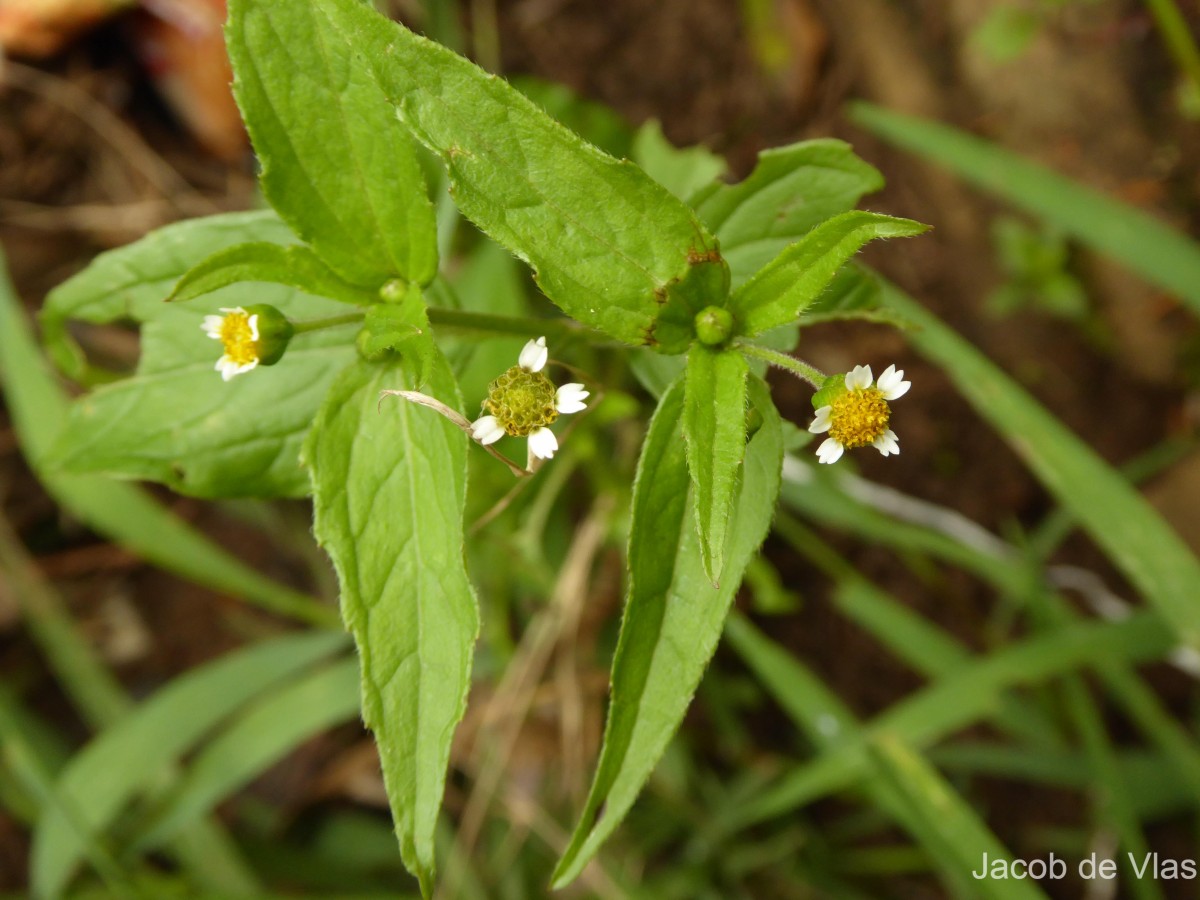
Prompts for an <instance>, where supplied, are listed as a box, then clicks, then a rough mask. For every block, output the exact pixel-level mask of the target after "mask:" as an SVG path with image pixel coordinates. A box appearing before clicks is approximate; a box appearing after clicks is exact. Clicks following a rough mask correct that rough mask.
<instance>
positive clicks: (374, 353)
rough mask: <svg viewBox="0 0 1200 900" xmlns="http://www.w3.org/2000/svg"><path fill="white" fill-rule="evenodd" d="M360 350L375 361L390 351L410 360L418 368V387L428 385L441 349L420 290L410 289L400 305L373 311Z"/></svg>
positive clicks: (385, 304)
mask: <svg viewBox="0 0 1200 900" xmlns="http://www.w3.org/2000/svg"><path fill="white" fill-rule="evenodd" d="M358 348H359V350H360V351H361V352H362V354H363V355H364V356H365V357H367V359H372V360H374V359H378V358H380V357H381V356H382V355H383V354H386V353H387V352H388V351H395V352H397V353H399V354H401V355H402V356H407V357H408V358H409V359H410V360H411V361H412V362H413V364H414V365H415V367H416V375H417V385H418V386H420V385H422V384H424V383H425V381H426V380H427V379H428V378H429V373H430V371H431V370H432V367H433V362H434V359H435V357H436V356H437V352H438V349H437V345H436V344H434V341H433V332H432V331H431V330H430V327H429V314H428V313H427V312H426V310H425V299H424V297H423V296H422V294H421V290H420V288H418V287H417V286H416V285H412V286H410V287H409V289H408V290H407V291H406V292H405V294H404V297H403V298H402V299H401V300H400V302H398V303H383V304H376V305H374V306H372V307H370V308H369V309H368V310H367V317H366V320H365V321H364V322H363V330H362V333H361V334H360V335H359V338H358Z"/></svg>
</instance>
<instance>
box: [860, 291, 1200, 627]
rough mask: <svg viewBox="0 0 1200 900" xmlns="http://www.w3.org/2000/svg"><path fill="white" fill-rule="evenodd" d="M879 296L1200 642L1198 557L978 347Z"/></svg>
mask: <svg viewBox="0 0 1200 900" xmlns="http://www.w3.org/2000/svg"><path fill="white" fill-rule="evenodd" d="M884 297H885V302H886V304H887V305H888V306H890V307H891V308H893V309H895V310H897V311H898V312H900V313H901V314H902V315H904V316H905V317H906V318H908V319H909V320H910V321H912V322H913V323H914V324H915V325H916V326H917V328H915V329H914V330H913V331H912V332H910V334H909V340H910V341H911V342H912V344H913V345H914V346H915V347H916V349H917V350H918V351H920V352H921V354H922V355H924V356H925V357H926V358H928V359H929V360H931V361H932V362H934V363H936V364H937V365H939V366H940V367H941V368H942V369H943V370H944V371H945V372H946V373H947V374H948V375H949V376H950V378H951V379H952V380H953V381H954V383H955V385H956V386H957V387H958V389H959V391H960V392H961V393H962V395H963V396H964V397H965V398H966V399H967V400H968V401H969V402H970V403H971V405H972V406H974V407H975V409H976V411H978V412H979V414H980V415H982V416H983V417H984V418H985V419H986V420H987V421H988V422H990V423H991V424H992V426H993V427H994V428H995V429H996V430H997V431H998V432H999V433H1000V435H1001V436H1002V437H1003V438H1004V439H1005V440H1006V441H1007V442H1008V443H1009V444H1010V445H1011V446H1012V448H1013V449H1014V450H1015V451H1016V452H1017V454H1018V455H1019V456H1020V457H1021V458H1022V459H1023V460H1024V461H1025V463H1026V465H1028V466H1029V468H1030V470H1031V471H1032V472H1033V473H1034V475H1036V476H1037V477H1038V479H1039V480H1040V481H1041V482H1042V483H1043V484H1044V485H1045V486H1046V488H1047V489H1048V490H1049V491H1050V492H1051V493H1053V494H1054V495H1055V496H1056V497H1057V498H1058V500H1059V502H1061V503H1062V504H1063V506H1065V507H1066V508H1067V509H1069V510H1070V511H1071V512H1072V513H1073V514H1074V515H1075V516H1076V518H1077V519H1078V520H1079V523H1080V525H1081V526H1082V527H1083V529H1084V530H1085V531H1087V533H1088V534H1089V535H1090V536H1091V537H1092V539H1093V540H1094V541H1095V542H1096V543H1097V544H1098V545H1099V546H1100V547H1101V548H1102V549H1103V550H1104V551H1105V552H1106V553H1107V554H1108V556H1109V558H1110V559H1111V560H1112V561H1113V563H1114V564H1115V565H1116V566H1117V567H1118V568H1119V569H1121V571H1122V572H1124V574H1125V576H1126V577H1127V578H1128V579H1129V580H1130V582H1131V583H1132V584H1133V585H1134V586H1135V587H1136V588H1137V589H1138V590H1139V591H1141V593H1142V595H1143V596H1144V597H1145V598H1146V600H1147V601H1149V602H1150V603H1151V604H1152V605H1153V606H1155V607H1157V608H1158V609H1159V610H1160V611H1161V612H1162V614H1163V617H1164V618H1165V619H1166V620H1167V621H1168V622H1169V623H1170V624H1171V625H1172V626H1174V627H1175V629H1176V630H1177V631H1178V632H1179V635H1180V637H1181V638H1182V639H1183V642H1184V643H1185V644H1187V645H1188V646H1190V647H1193V648H1200V602H1198V597H1197V585H1200V562H1198V561H1197V560H1196V557H1195V556H1194V555H1193V554H1192V552H1191V551H1190V550H1189V549H1188V547H1187V545H1186V544H1184V543H1183V541H1182V540H1181V539H1180V537H1179V536H1178V535H1177V534H1176V533H1175V532H1174V531H1172V530H1171V528H1170V527H1169V526H1168V525H1167V524H1166V523H1165V522H1164V521H1163V520H1162V518H1161V517H1160V516H1159V515H1158V514H1157V513H1156V512H1155V511H1154V510H1153V509H1152V508H1151V507H1150V505H1149V504H1148V503H1147V502H1146V501H1145V500H1144V499H1143V498H1142V497H1141V496H1140V495H1139V494H1138V493H1137V492H1136V491H1135V490H1133V488H1131V487H1130V486H1129V485H1128V484H1127V483H1126V482H1125V480H1124V479H1123V478H1121V476H1120V475H1119V474H1118V473H1116V472H1115V471H1114V470H1113V469H1112V468H1110V467H1109V466H1108V465H1106V464H1105V463H1104V461H1103V460H1101V459H1100V458H1099V457H1098V456H1096V454H1095V453H1094V452H1092V449H1091V448H1090V447H1088V446H1087V445H1086V444H1085V443H1084V442H1083V441H1082V440H1080V439H1079V438H1078V437H1076V436H1075V435H1074V434H1072V433H1071V432H1069V431H1068V430H1067V429H1066V428H1065V427H1063V425H1062V424H1060V423H1059V422H1058V420H1057V419H1055V418H1054V417H1053V416H1051V415H1050V414H1049V413H1048V412H1047V411H1046V410H1045V409H1043V408H1042V407H1041V406H1039V405H1038V404H1037V403H1036V402H1035V401H1034V400H1033V399H1031V398H1030V397H1029V395H1028V394H1026V393H1025V392H1024V391H1023V390H1022V389H1021V388H1020V387H1018V386H1017V384H1016V383H1015V382H1014V381H1013V380H1012V379H1011V378H1009V377H1008V376H1007V375H1005V374H1004V373H1003V372H1002V371H1001V370H1000V369H998V368H997V367H996V366H995V365H994V364H992V363H991V362H990V361H989V360H988V359H987V358H986V357H985V356H984V355H983V354H982V353H980V352H979V351H978V350H976V349H975V348H974V347H972V346H971V345H970V344H968V343H967V342H966V341H965V340H964V339H963V338H961V337H959V336H958V335H957V334H956V333H955V332H954V331H952V330H951V329H950V328H948V327H947V326H946V325H944V324H942V322H940V321H939V320H938V319H937V317H935V316H934V315H932V314H931V313H929V312H928V311H927V310H926V309H925V308H924V307H922V306H921V305H920V304H919V303H917V302H916V301H915V300H913V299H912V298H911V297H908V296H907V295H905V294H904V293H903V292H902V291H900V290H899V289H898V288H896V287H895V286H894V285H890V284H886V283H885V284H884Z"/></svg>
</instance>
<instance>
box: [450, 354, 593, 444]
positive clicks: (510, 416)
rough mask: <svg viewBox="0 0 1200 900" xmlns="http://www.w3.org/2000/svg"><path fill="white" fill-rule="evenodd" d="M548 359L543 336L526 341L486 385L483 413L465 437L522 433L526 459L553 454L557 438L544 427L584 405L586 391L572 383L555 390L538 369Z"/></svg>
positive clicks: (490, 438) (482, 439) (485, 439)
mask: <svg viewBox="0 0 1200 900" xmlns="http://www.w3.org/2000/svg"><path fill="white" fill-rule="evenodd" d="M549 357H550V352H549V350H547V349H546V339H545V338H544V337H540V338H538V339H537V340H535V341H529V342H528V343H527V344H526V345H525V346H524V348H522V350H521V355H520V356H519V357H518V359H517V364H516V365H515V366H513V367H512V368H511V369H509V370H508V371H507V372H505V373H504V374H503V375H501V376H500V377H499V378H497V379H496V380H495V381H493V382H492V383H491V385H490V386H489V387H488V396H487V399H486V400H485V401H484V403H483V407H484V410H485V411H486V414H485V415H482V416H480V417H479V418H478V419H476V420H475V421H474V422H472V423H471V436H472V437H473V438H474V439H475V440H477V441H478V442H479V443H481V444H484V445H487V444H493V443H495V442H496V441H498V440H500V438H501V437H503V436H504V435H506V434H508V435H511V436H513V437H528V438H529V455H530V457H536V458H538V459H552V458H553V457H554V454H555V452H556V451H557V450H558V439H557V438H556V437H555V436H554V432H553V431H551V430H550V429H549V427H547V426H549V425H550V424H551V423H552V422H554V420H555V419H557V418H558V417H559V416H560V415H570V414H571V413H577V412H580V411H582V410H583V409H585V408H586V407H587V404H586V403H585V402H584V401H585V400H586V399H587V398H588V397H589V396H590V394H589V392H588V391H586V390H584V387H583V385H582V384H579V383H578V382H571V383H569V384H564V385H562V386H561V387H558V388H555V386H554V383H553V382H552V381H550V379H549V378H547V377H546V375H545V373H544V372H543V371H542V370H543V369H544V368H545V367H546V361H547V360H548V359H549Z"/></svg>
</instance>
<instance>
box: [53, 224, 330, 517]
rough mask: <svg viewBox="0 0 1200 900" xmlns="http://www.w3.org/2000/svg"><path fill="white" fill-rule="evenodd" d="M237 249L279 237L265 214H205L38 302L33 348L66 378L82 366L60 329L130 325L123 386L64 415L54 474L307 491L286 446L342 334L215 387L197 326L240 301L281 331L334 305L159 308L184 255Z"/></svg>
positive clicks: (215, 296)
mask: <svg viewBox="0 0 1200 900" xmlns="http://www.w3.org/2000/svg"><path fill="white" fill-rule="evenodd" d="M248 238H260V239H266V240H269V241H270V242H272V243H278V242H279V241H280V240H282V241H284V242H286V241H288V240H292V239H293V238H292V236H291V233H290V232H289V231H288V230H287V229H286V227H285V226H284V225H283V224H282V223H281V222H279V220H278V219H277V218H276V217H275V216H273V215H270V214H267V215H264V214H261V213H252V214H236V215H230V216H213V217H211V218H209V219H201V220H197V221H194V222H189V223H184V224H183V225H179V226H171V227H169V228H165V229H162V230H161V231H159V232H156V233H154V234H152V235H150V236H149V237H146V238H144V239H142V240H140V241H138V242H136V243H134V244H130V245H129V246H127V247H122V248H120V249H119V250H114V251H111V252H109V253H106V254H103V255H101V256H100V257H98V258H97V259H96V260H95V261H94V262H93V263H92V264H91V265H90V266H89V267H88V268H87V269H85V270H84V271H83V272H82V273H80V274H79V275H77V276H75V277H74V278H72V279H71V280H70V281H68V282H66V283H65V284H63V285H62V286H60V287H59V288H58V289H56V290H55V291H54V292H52V293H51V295H50V298H49V300H48V301H47V305H46V308H45V310H44V311H43V323H44V326H45V331H46V336H47V341H48V342H49V345H50V348H51V352H57V354H58V355H59V357H60V358H61V360H62V361H63V362H64V363H65V364H66V365H67V366H69V368H70V370H71V371H72V372H73V373H76V374H79V373H81V372H82V371H83V364H82V362H81V357H79V356H78V355H77V350H76V349H75V348H74V347H73V345H71V344H70V343H69V342H68V340H67V338H66V326H67V322H68V320H70V319H82V320H84V321H88V322H95V323H101V322H110V321H115V320H120V319H133V320H134V321H136V322H140V323H141V324H142V326H143V327H142V355H141V358H140V360H139V362H138V370H137V374H136V375H134V376H133V377H131V378H126V379H124V380H121V381H118V382H116V383H114V384H108V385H105V386H103V387H101V388H99V389H97V390H96V391H93V392H92V393H90V394H86V395H84V396H83V397H81V398H79V399H78V400H77V401H76V402H75V403H74V404H72V406H71V410H70V415H69V418H68V422H67V425H66V427H65V430H64V431H63V433H62V434H61V435H60V440H59V443H58V447H57V450H56V456H55V459H54V461H53V462H54V464H55V465H56V466H58V467H60V468H62V469H65V470H69V471H71V472H74V473H84V472H104V473H107V474H113V475H118V476H121V477H125V478H142V479H148V480H152V481H159V482H162V483H164V484H167V485H170V486H171V487H172V488H174V489H175V490H176V491H179V492H180V493H185V494H191V495H195V496H204V497H226V496H292V497H299V496H304V495H305V494H307V493H308V490H309V485H308V479H307V477H306V475H305V473H304V471H303V470H302V469H301V467H300V464H299V451H300V446H301V444H302V443H303V440H304V435H305V434H306V433H307V431H308V428H309V426H310V425H311V423H312V418H313V416H314V415H315V414H316V411H317V409H318V408H319V406H320V403H321V399H322V397H323V396H324V394H325V391H326V390H327V389H328V386H329V384H330V383H331V382H332V380H333V377H334V376H335V375H336V373H337V372H338V371H340V370H341V369H342V368H344V367H345V366H346V365H347V364H348V363H349V362H350V361H351V360H352V359H353V358H354V349H353V346H352V340H351V334H352V332H351V331H350V330H349V329H348V327H346V326H343V327H341V328H333V329H326V330H321V331H314V332H311V333H307V334H302V335H298V336H297V337H296V338H294V339H293V341H292V343H291V345H290V346H289V347H288V350H287V352H286V353H285V354H284V357H283V359H282V360H280V362H279V363H278V364H276V365H273V366H270V367H261V366H260V367H259V368H257V369H255V370H253V371H252V372H249V373H246V374H243V375H240V376H238V377H236V378H234V379H233V380H232V381H230V382H228V383H226V382H223V381H222V380H221V377H220V376H219V375H218V374H217V373H216V372H215V371H214V370H213V366H214V364H215V363H216V361H217V359H218V358H219V357H220V355H221V348H220V344H219V343H218V342H216V341H213V340H212V339H210V338H208V337H207V336H206V335H205V334H204V332H203V330H202V329H201V327H200V326H201V323H202V322H203V318H204V315H205V314H206V313H213V312H216V310H217V308H218V307H222V306H224V307H232V306H237V305H240V304H242V303H247V302H249V301H251V300H252V301H253V302H254V303H267V304H270V305H272V306H275V307H276V308H278V309H279V310H280V311H281V312H283V313H284V314H285V315H287V316H288V317H289V318H291V319H295V320H304V319H312V318H326V317H329V316H331V315H340V314H342V313H344V312H345V307H344V306H342V305H341V304H338V303H336V302H334V301H331V300H327V299H324V298H317V297H311V296H309V295H307V294H302V293H300V292H298V291H296V290H293V289H291V288H288V287H284V286H281V285H255V286H254V287H253V288H252V289H249V288H248V286H241V287H238V286H232V287H227V288H222V289H221V290H218V291H215V292H213V293H212V294H210V295H209V296H208V297H207V298H206V299H205V300H203V301H195V302H192V303H188V304H167V303H164V302H163V298H164V297H165V296H166V295H167V294H168V293H169V292H170V290H171V287H172V285H173V283H174V282H175V280H176V279H178V278H179V277H180V276H181V275H182V274H183V273H184V272H186V271H187V270H188V269H189V268H191V266H192V264H193V263H194V262H195V261H196V257H197V256H199V255H203V254H209V253H212V252H214V251H215V250H218V249H220V248H221V246H222V245H230V244H242V243H246V242H247V239H248ZM193 254H195V255H193ZM248 291H252V293H251V294H249V295H248Z"/></svg>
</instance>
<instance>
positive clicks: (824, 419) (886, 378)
mask: <svg viewBox="0 0 1200 900" xmlns="http://www.w3.org/2000/svg"><path fill="white" fill-rule="evenodd" d="M873 381H874V379H873V378H872V376H871V367H870V366H855V367H854V369H853V370H851V371H850V372H848V373H847V374H846V376H845V384H846V391H845V393H843V394H840V395H838V396H837V397H835V398H834V400H833V402H832V403H831V404H829V405H827V406H822V407H820V408H819V409H818V410H817V412H816V416H815V417H814V418H813V421H812V424H811V425H809V426H808V430H809V431H811V432H812V433H813V434H823V433H825V432H826V431H828V432H829V437H828V438H826V439H825V440H824V441H823V442H822V443H821V446H819V447H818V448H817V459H818V460H819V461H820V462H822V463H826V464H832V463H835V462H837V461H838V460H839V459H841V458H842V454H843V453H844V452H845V451H846V450H849V449H853V448H855V447H865V446H867V445H868V444H869V445H870V446H872V447H874V448H875V449H876V450H878V451H879V452H880V453H881V454H882V455H883V456H890V455H892V454H894V453H899V452H900V443H899V439H898V438H897V437H896V433H895V432H894V431H892V429H891V428H889V427H888V423H889V422H890V421H891V415H892V410H891V407H890V406H889V405H888V402H889V401H891V400H896V399H898V398H900V397H903V396H904V395H905V394H906V393H908V389H909V388H910V387H912V383H911V382H908V381H905V380H904V370H903V369H897V368H896V367H895V366H894V365H892V366H888V367H887V368H886V369H885V370H884V372H883V374H882V375H880V376H879V380H878V381H875V382H874V384H873V385H872V382H873Z"/></svg>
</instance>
